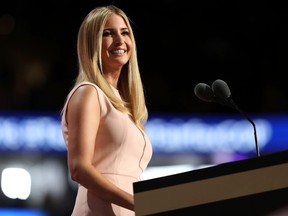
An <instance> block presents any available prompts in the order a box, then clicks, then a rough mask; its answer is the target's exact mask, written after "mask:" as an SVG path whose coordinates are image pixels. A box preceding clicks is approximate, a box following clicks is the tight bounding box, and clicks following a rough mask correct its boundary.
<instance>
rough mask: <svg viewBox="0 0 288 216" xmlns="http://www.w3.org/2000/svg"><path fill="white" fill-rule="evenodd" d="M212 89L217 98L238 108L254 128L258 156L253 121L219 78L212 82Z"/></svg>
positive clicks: (255, 135) (256, 142) (257, 148)
mask: <svg viewBox="0 0 288 216" xmlns="http://www.w3.org/2000/svg"><path fill="white" fill-rule="evenodd" d="M212 91H213V92H214V93H215V95H216V96H217V97H219V98H222V99H224V100H226V101H227V102H228V103H230V104H231V105H232V106H233V107H234V108H235V109H236V110H238V111H239V112H240V113H241V114H242V115H243V116H244V117H245V118H246V119H247V120H248V121H249V122H250V123H251V124H252V125H253V129H254V138H255V144H256V154H257V156H258V157H260V152H259V146H258V141H257V132H256V125H255V123H254V122H253V121H252V120H251V119H250V118H249V116H248V115H247V114H246V113H245V112H243V111H242V110H241V109H240V107H239V106H237V104H236V103H235V102H234V101H233V100H232V98H231V92H230V89H229V87H228V85H227V84H226V82H224V81H223V80H221V79H217V80H215V81H214V82H213V83H212Z"/></svg>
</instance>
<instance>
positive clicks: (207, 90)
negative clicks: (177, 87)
mask: <svg viewBox="0 0 288 216" xmlns="http://www.w3.org/2000/svg"><path fill="white" fill-rule="evenodd" d="M194 93H195V95H196V96H197V97H198V98H199V99H201V100H203V101H206V102H212V101H213V97H214V93H213V91H212V89H211V87H210V86H209V85H207V84H205V83H198V84H197V85H196V86H195V88H194Z"/></svg>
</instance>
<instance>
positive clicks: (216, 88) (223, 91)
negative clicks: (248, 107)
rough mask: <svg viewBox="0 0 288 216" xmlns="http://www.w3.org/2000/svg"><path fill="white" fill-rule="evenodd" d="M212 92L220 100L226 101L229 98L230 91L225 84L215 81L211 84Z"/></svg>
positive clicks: (219, 80)
mask: <svg viewBox="0 0 288 216" xmlns="http://www.w3.org/2000/svg"><path fill="white" fill-rule="evenodd" d="M212 91H213V92H214V93H215V94H216V95H217V96H218V97H221V98H224V99H228V98H229V97H230V96H231V92H230V89H229V87H228V85H227V83H226V82H224V81H223V80H221V79H217V80H215V81H214V82H213V83H212Z"/></svg>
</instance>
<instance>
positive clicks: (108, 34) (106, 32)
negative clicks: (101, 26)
mask: <svg viewBox="0 0 288 216" xmlns="http://www.w3.org/2000/svg"><path fill="white" fill-rule="evenodd" d="M111 35H112V32H111V31H104V32H103V37H108V36H111Z"/></svg>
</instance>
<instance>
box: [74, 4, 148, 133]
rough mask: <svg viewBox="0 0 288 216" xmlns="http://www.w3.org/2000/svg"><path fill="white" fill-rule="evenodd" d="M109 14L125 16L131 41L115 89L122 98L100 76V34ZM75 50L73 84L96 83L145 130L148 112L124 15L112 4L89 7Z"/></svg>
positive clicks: (132, 36)
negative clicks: (75, 68)
mask: <svg viewBox="0 0 288 216" xmlns="http://www.w3.org/2000/svg"><path fill="white" fill-rule="evenodd" d="M112 14H117V15H119V16H121V17H122V18H123V19H124V21H125V23H126V25H127V27H128V30H129V32H130V38H131V41H132V43H133V49H132V54H131V57H130V59H129V61H128V62H127V64H126V65H124V66H123V68H122V70H121V73H120V77H119V80H118V86H117V88H118V90H119V93H120V95H121V97H122V100H123V101H121V100H120V99H119V98H118V97H116V95H115V94H114V93H113V90H112V89H111V87H110V85H109V83H108V82H107V81H106V79H105V78H104V76H103V70H102V60H101V46H102V34H103V29H104V25H105V22H106V20H107V18H108V17H109V16H111V15H112ZM77 51H78V63H79V73H78V76H77V79H76V82H75V85H77V84H79V83H81V82H84V81H88V82H92V83H95V84H96V85H97V86H99V87H100V88H101V89H102V90H103V92H104V93H105V94H106V95H107V97H108V98H109V100H110V101H111V103H112V104H113V106H114V107H115V108H116V109H117V110H119V111H121V112H124V113H128V114H129V115H130V117H131V119H132V121H134V122H135V124H136V125H137V126H138V127H140V128H142V129H144V124H145V123H146V121H147V118H148V113H147V108H146V104H145V97H144V90H143V85H142V81H141V77H140V71H139V66H138V60H137V51H136V42H135V38H134V34H133V31H132V27H131V25H130V22H129V18H128V17H127V15H126V14H125V13H124V12H123V11H122V10H121V9H119V8H117V7H116V6H113V5H110V6H102V7H97V8H95V9H94V10H92V11H91V12H90V13H89V14H88V15H87V16H86V18H85V19H84V20H83V22H82V24H81V26H80V29H79V32H78V41H77Z"/></svg>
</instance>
